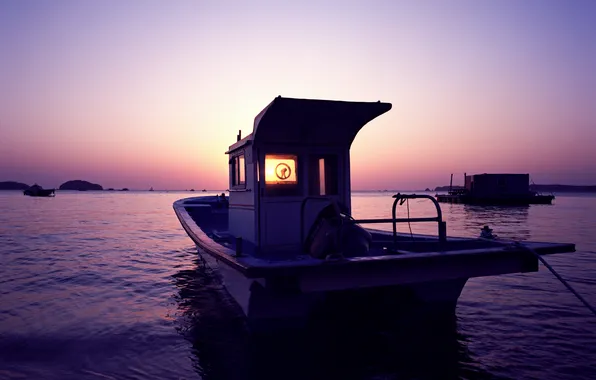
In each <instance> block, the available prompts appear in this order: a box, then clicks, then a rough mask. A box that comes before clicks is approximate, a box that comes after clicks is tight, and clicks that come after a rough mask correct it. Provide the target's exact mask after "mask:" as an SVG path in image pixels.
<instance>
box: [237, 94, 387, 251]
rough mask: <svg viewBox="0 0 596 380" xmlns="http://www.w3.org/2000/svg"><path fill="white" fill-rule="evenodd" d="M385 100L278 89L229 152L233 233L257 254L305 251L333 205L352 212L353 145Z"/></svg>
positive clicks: (381, 112) (385, 108) (384, 107)
mask: <svg viewBox="0 0 596 380" xmlns="http://www.w3.org/2000/svg"><path fill="white" fill-rule="evenodd" d="M390 109H391V104H389V103H381V102H345V101H331V100H313V99H294V98H282V97H280V96H278V97H277V98H275V99H274V100H273V101H272V102H271V103H270V104H269V105H267V107H265V108H264V109H263V110H262V111H261V112H260V113H259V114H258V115H257V116H256V117H255V119H254V125H253V130H252V133H250V134H249V135H248V136H246V137H244V138H242V136H241V135H240V133H239V134H238V136H237V141H236V142H235V143H234V144H233V145H231V146H230V147H229V150H228V151H227V152H226V153H227V154H228V155H229V173H230V185H229V190H230V195H229V226H228V228H229V233H230V234H232V235H233V236H235V237H237V238H241V239H242V247H243V249H244V250H247V249H248V250H251V251H252V252H253V253H254V254H256V255H259V254H263V255H266V254H267V253H272V252H276V253H283V252H287V251H293V252H298V251H300V250H301V247H302V245H303V244H304V238H305V235H306V233H307V231H309V229H310V228H311V227H312V225H313V223H314V222H315V219H316V218H317V216H318V215H319V213H320V212H321V210H322V209H323V208H325V207H328V206H330V204H332V205H335V207H339V208H340V209H341V211H342V212H343V213H346V214H348V215H349V214H350V213H351V202H350V200H351V191H350V146H351V144H352V142H353V140H354V138H355V137H356V135H357V133H358V132H359V131H360V129H361V128H362V127H363V126H364V125H366V124H367V123H368V122H369V121H371V120H373V119H374V118H376V117H378V116H379V115H382V114H383V113H385V112H387V111H389V110H390Z"/></svg>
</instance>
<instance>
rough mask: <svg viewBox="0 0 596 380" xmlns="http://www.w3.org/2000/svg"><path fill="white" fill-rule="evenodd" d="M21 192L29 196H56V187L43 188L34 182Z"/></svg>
mask: <svg viewBox="0 0 596 380" xmlns="http://www.w3.org/2000/svg"><path fill="white" fill-rule="evenodd" d="M23 194H24V195H28V196H30V197H54V196H56V189H44V188H42V187H41V186H39V185H38V184H37V183H36V184H34V185H33V186H31V187H29V188H28V189H27V190H24V191H23Z"/></svg>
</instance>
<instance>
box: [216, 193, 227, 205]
mask: <svg viewBox="0 0 596 380" xmlns="http://www.w3.org/2000/svg"><path fill="white" fill-rule="evenodd" d="M217 201H218V202H221V203H222V204H223V206H224V207H226V206H227V205H228V200H227V199H226V193H221V195H220V196H219V197H218V199H217Z"/></svg>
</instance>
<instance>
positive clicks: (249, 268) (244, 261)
mask: <svg viewBox="0 0 596 380" xmlns="http://www.w3.org/2000/svg"><path fill="white" fill-rule="evenodd" d="M200 198H201V197H191V198H183V199H180V200H178V201H176V202H174V205H173V206H174V211H175V213H176V216H177V217H178V219H179V221H180V223H181V225H182V227H183V228H184V230H185V231H186V232H187V234H188V235H189V236H190V237H191V239H192V240H193V242H194V243H195V244H196V245H197V246H199V247H200V248H202V249H203V250H204V251H205V253H207V254H209V255H210V256H212V257H214V258H215V259H217V260H221V261H223V262H224V263H225V264H227V265H228V266H230V267H232V268H233V269H235V270H237V271H239V272H240V273H242V274H243V275H244V276H246V277H247V278H263V277H269V276H275V277H277V276H287V275H298V274H303V273H306V272H311V271H330V270H332V269H331V268H350V267H353V266H359V267H362V268H363V269H364V268H366V269H369V268H370V267H378V266H387V265H404V263H406V262H407V263H412V262H420V261H424V260H427V261H428V260H436V259H439V260H441V259H444V258H457V257H460V258H461V257H480V256H483V257H487V256H493V255H506V256H509V255H517V256H519V255H527V254H528V252H527V251H526V250H525V249H524V248H523V247H516V246H515V245H514V243H515V242H514V241H513V240H494V241H495V242H499V243H502V246H496V247H490V248H476V249H460V250H452V251H446V252H445V251H443V252H440V251H429V252H411V251H401V253H400V254H395V255H379V256H364V257H354V258H344V259H341V260H330V261H329V260H322V259H316V258H313V257H310V256H308V255H304V256H298V257H296V259H293V260H279V261H277V260H265V259H261V258H257V257H253V256H247V255H244V256H240V257H236V256H235V251H233V250H231V249H229V248H227V247H225V246H223V245H222V244H219V243H218V242H216V241H214V240H213V239H211V238H210V237H209V236H208V235H207V233H205V231H203V229H202V228H201V227H200V226H199V225H197V223H196V222H195V221H194V219H192V217H191V216H190V214H189V212H188V211H187V210H186V207H187V206H189V205H188V204H187V205H185V202H186V201H189V200H197V199H200ZM191 206H192V207H198V206H203V207H211V205H210V204H209V203H207V202H206V203H193V204H191ZM193 225H194V226H195V228H193V227H192V226H193ZM369 230H370V231H374V232H376V233H386V234H388V235H390V234H391V233H390V232H388V231H383V230H373V229H369ZM417 236H418V237H420V238H428V239H433V238H435V239H436V237H434V236H432V235H417ZM455 239H457V240H474V238H465V237H448V240H455ZM523 244H525V245H526V246H528V247H530V248H532V249H534V250H535V251H537V252H538V253H539V254H541V255H548V254H556V253H564V252H575V244H572V243H550V242H536V241H530V242H524V243H523Z"/></svg>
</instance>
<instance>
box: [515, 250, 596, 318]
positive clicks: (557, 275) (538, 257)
mask: <svg viewBox="0 0 596 380" xmlns="http://www.w3.org/2000/svg"><path fill="white" fill-rule="evenodd" d="M514 244H515V245H516V246H518V247H521V248H523V249H525V250H527V251H528V252H530V253H532V254H533V255H534V256H536V258H537V259H538V260H540V262H541V263H542V264H544V266H545V267H547V268H548V270H550V271H551V272H552V274H554V275H555V277H556V278H557V279H558V280H559V281H561V283H563V285H565V287H566V288H567V289H569V291H570V292H571V293H573V294H574V295H575V296H576V297H577V299H579V300H580V301H581V302H582V303H583V304H584V306H586V307H587V308H588V309H589V310H590V311H591V312H592V313H593V314H594V315H595V316H596V309H594V307H593V306H592V305H590V304H589V303H588V301H586V300H585V299H584V297H582V296H581V295H580V294H579V293H578V292H577V291H576V290H575V289H573V287H572V286H571V285H569V283H568V282H567V281H565V279H564V278H563V277H561V276H560V275H559V274H558V273H557V271H555V269H554V268H553V267H551V266H550V264H549V263H547V262H546V260H545V259H544V257H542V256H541V255H540V254H539V253H538V252H536V250H534V249H532V248H530V247H528V246H527V245H525V244H522V243H521V242H519V241H516V242H515V243H514Z"/></svg>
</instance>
